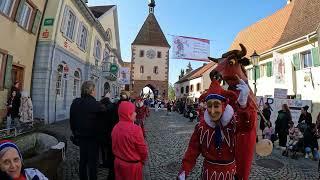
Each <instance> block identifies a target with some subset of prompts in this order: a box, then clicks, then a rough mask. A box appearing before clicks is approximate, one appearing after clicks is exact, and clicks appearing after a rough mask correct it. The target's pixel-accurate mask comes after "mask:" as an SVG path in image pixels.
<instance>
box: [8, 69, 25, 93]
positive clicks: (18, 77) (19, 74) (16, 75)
mask: <svg viewBox="0 0 320 180" xmlns="http://www.w3.org/2000/svg"><path fill="white" fill-rule="evenodd" d="M11 80H12V85H13V84H14V82H16V81H18V82H19V84H20V86H19V89H20V90H22V88H23V83H24V67H22V66H17V65H14V64H13V65H12V70H11Z"/></svg>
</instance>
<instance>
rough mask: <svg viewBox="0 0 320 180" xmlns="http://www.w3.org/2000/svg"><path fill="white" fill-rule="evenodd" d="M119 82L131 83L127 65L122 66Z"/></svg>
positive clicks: (123, 83)
mask: <svg viewBox="0 0 320 180" xmlns="http://www.w3.org/2000/svg"><path fill="white" fill-rule="evenodd" d="M119 83H120V84H122V85H125V84H130V71H129V68H127V67H121V68H120V78H119Z"/></svg>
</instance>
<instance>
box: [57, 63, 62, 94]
mask: <svg viewBox="0 0 320 180" xmlns="http://www.w3.org/2000/svg"><path fill="white" fill-rule="evenodd" d="M63 67H64V65H62V64H59V65H58V68H57V81H56V95H57V96H59V97H63V87H64V83H63V82H64V81H63Z"/></svg>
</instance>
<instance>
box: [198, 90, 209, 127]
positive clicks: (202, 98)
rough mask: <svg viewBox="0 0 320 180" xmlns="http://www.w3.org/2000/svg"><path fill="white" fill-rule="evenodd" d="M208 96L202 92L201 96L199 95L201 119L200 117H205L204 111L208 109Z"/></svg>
mask: <svg viewBox="0 0 320 180" xmlns="http://www.w3.org/2000/svg"><path fill="white" fill-rule="evenodd" d="M206 97H207V94H206V93H203V94H201V96H200V97H199V107H198V117H199V121H200V117H203V115H204V112H205V111H206V108H207V105H206V101H205V100H206Z"/></svg>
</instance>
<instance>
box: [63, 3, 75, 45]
mask: <svg viewBox="0 0 320 180" xmlns="http://www.w3.org/2000/svg"><path fill="white" fill-rule="evenodd" d="M63 17H64V19H63V21H62V25H61V31H62V33H63V35H64V36H66V37H67V38H68V39H69V40H74V37H75V29H76V24H77V17H76V15H75V13H74V12H73V11H72V10H71V8H69V7H68V6H66V7H65V10H64V14H63Z"/></svg>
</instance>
